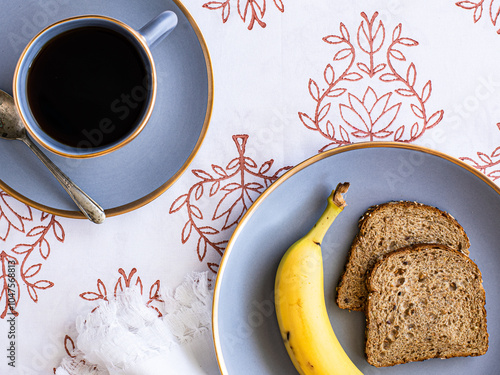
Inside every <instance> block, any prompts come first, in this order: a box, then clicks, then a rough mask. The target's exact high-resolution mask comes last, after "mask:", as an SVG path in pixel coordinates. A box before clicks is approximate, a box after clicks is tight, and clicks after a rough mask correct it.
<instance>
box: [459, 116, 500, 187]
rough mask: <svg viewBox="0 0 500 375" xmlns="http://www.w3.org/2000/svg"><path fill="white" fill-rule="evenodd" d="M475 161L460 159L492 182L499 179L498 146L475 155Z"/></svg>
mask: <svg viewBox="0 0 500 375" xmlns="http://www.w3.org/2000/svg"><path fill="white" fill-rule="evenodd" d="M497 127H498V130H500V122H499V123H498V124H497ZM476 155H477V160H475V159H473V158H470V157H461V158H460V160H462V161H464V162H466V163H469V164H470V165H472V166H473V167H474V168H476V169H477V170H479V171H480V172H482V173H484V174H485V175H486V176H487V177H489V178H490V179H491V180H492V181H496V180H499V179H500V146H498V147H497V148H495V149H494V150H493V151H491V152H481V151H478V152H477V153H476Z"/></svg>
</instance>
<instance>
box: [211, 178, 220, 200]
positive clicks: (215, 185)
mask: <svg viewBox="0 0 500 375" xmlns="http://www.w3.org/2000/svg"><path fill="white" fill-rule="evenodd" d="M219 188H220V181H215V182H214V183H213V184H212V186H211V187H210V194H209V196H210V197H213V196H214V195H215V194H217V192H218V191H219Z"/></svg>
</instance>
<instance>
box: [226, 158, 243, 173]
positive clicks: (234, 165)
mask: <svg viewBox="0 0 500 375" xmlns="http://www.w3.org/2000/svg"><path fill="white" fill-rule="evenodd" d="M239 166H240V159H239V158H235V159H233V160H231V161H230V162H229V163H228V164H227V167H226V169H229V170H231V169H234V168H237V167H239Z"/></svg>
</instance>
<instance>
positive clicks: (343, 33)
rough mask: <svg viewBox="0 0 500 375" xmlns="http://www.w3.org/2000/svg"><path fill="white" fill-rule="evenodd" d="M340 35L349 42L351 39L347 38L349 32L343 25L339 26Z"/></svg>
mask: <svg viewBox="0 0 500 375" xmlns="http://www.w3.org/2000/svg"><path fill="white" fill-rule="evenodd" d="M340 33H341V34H342V36H343V37H344V39H345V40H347V41H350V40H351V37H350V36H349V31H347V28H346V27H345V25H344V24H343V23H341V24H340Z"/></svg>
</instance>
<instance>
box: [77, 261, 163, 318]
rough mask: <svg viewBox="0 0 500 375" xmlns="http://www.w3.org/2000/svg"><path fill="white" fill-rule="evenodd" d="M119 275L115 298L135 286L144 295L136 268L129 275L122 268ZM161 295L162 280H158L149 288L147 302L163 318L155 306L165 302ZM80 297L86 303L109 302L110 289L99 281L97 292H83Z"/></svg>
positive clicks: (115, 286) (114, 288) (114, 290)
mask: <svg viewBox="0 0 500 375" xmlns="http://www.w3.org/2000/svg"><path fill="white" fill-rule="evenodd" d="M118 273H119V274H120V276H119V277H118V279H117V280H116V283H115V285H114V287H113V297H116V295H117V293H119V292H123V290H124V289H125V288H131V287H134V286H136V287H138V288H139V291H140V293H141V295H144V286H143V284H142V280H141V278H140V276H136V273H137V269H136V268H132V270H131V271H130V272H129V273H128V274H127V273H126V272H125V270H124V269H123V268H120V269H118ZM134 276H135V278H134ZM159 293H160V280H156V281H155V282H154V283H153V284H152V285H151V286H150V288H149V296H148V300H147V302H146V306H148V307H150V308H152V309H154V310H155V311H156V312H157V313H158V316H159V317H161V316H162V313H161V312H160V310H159V308H158V306H155V303H158V304H161V303H162V302H163V300H162V299H161V298H160V294H159ZM80 297H81V298H83V299H84V300H86V301H98V300H103V301H109V299H108V289H107V288H106V285H105V284H104V283H103V281H102V280H101V279H97V291H95V292H91V291H88V292H83V293H81V294H80Z"/></svg>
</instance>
